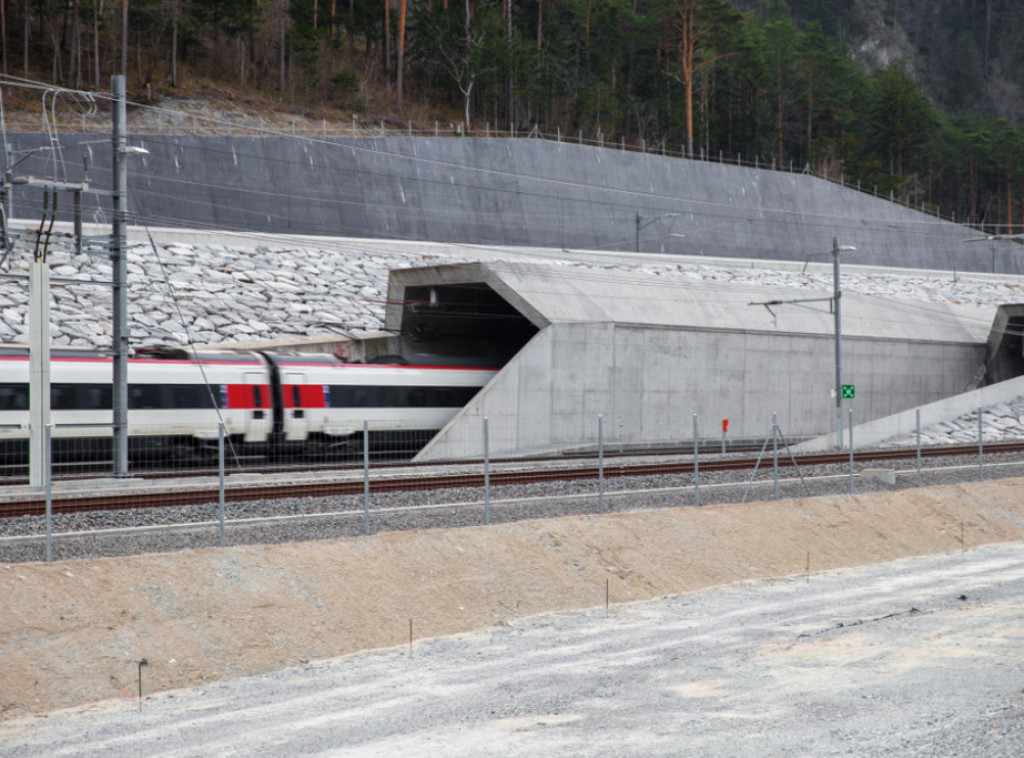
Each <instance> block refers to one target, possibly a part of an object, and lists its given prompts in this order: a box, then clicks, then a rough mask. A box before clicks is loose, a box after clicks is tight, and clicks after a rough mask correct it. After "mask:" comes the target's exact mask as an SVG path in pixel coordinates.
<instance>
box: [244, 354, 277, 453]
mask: <svg viewBox="0 0 1024 758" xmlns="http://www.w3.org/2000/svg"><path fill="white" fill-rule="evenodd" d="M245 385H246V393H247V394H248V395H249V397H248V398H247V399H246V400H247V402H246V403H245V406H246V411H245V441H246V442H265V441H266V440H267V437H268V435H269V434H270V429H271V425H272V423H273V407H272V406H271V402H270V387H269V386H267V375H266V373H264V372H262V371H247V372H246V373H245Z"/></svg>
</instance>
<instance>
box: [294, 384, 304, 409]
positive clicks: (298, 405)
mask: <svg viewBox="0 0 1024 758" xmlns="http://www.w3.org/2000/svg"><path fill="white" fill-rule="evenodd" d="M292 405H293V406H295V407H296V408H301V407H302V397H300V394H299V385H297V384H293V385H292Z"/></svg>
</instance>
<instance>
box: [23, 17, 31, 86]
mask: <svg viewBox="0 0 1024 758" xmlns="http://www.w3.org/2000/svg"><path fill="white" fill-rule="evenodd" d="M23 39H24V42H23V44H24V46H25V48H24V50H22V53H23V57H24V59H25V73H24V76H25V78H26V79H28V47H29V43H30V42H31V41H32V3H31V1H30V0H25V34H24V35H23Z"/></svg>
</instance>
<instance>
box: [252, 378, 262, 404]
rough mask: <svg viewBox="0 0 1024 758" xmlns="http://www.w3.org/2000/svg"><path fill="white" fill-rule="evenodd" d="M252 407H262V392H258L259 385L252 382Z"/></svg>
mask: <svg viewBox="0 0 1024 758" xmlns="http://www.w3.org/2000/svg"><path fill="white" fill-rule="evenodd" d="M252 407H253V408H262V407H263V393H261V392H260V385H258V384H254V385H253V386H252Z"/></svg>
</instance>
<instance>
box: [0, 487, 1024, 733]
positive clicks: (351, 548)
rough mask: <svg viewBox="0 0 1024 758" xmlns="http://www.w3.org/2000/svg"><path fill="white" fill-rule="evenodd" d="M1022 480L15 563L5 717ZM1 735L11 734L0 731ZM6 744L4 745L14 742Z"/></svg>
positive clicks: (863, 522)
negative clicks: (142, 662) (141, 665)
mask: <svg viewBox="0 0 1024 758" xmlns="http://www.w3.org/2000/svg"><path fill="white" fill-rule="evenodd" d="M1022 486H1024V480H1014V479H1007V480H1000V481H994V482H988V483H982V484H974V485H963V486H951V487H934V488H924V489H920V490H908V491H903V492H899V493H892V494H888V495H884V494H883V495H870V496H867V495H865V496H857V497H827V498H813V499H807V500H787V501H779V502H768V503H755V504H747V505H724V506H713V507H706V508H701V509H695V508H678V509H665V510H655V511H639V512H634V513H626V514H613V515H607V516H591V517H572V518H563V519H553V520H538V521H528V522H519V523H514V524H507V525H500V526H491V527H478V528H466V529H455V530H448V531H423V532H403V533H390V534H381V535H376V536H372V537H368V538H360V539H352V540H331V541H323V542H314V543H303V544H289V545H279V546H268V547H238V548H229V549H226V550H216V549H210V550H195V551H185V552H181V553H174V554H160V555H147V556H139V557H130V558H115V559H103V560H92V561H89V560H86V561H68V562H63V563H54V564H41V563H40V564H14V565H3V566H0V699H2V700H0V718H2V719H4V720H12V719H18V717H25V716H30V715H32V714H40V713H44V712H48V711H52V710H54V709H60V708H68V707H73V706H82V705H86V704H89V703H95V702H98V701H104V700H109V699H112V698H113V699H125V700H129V699H131V698H132V697H133V696H134V695H135V694H136V688H137V672H138V668H137V664H138V661H139V659H142V658H146V659H147V660H148V666H147V667H146V669H145V670H144V685H145V689H146V691H147V692H148V693H152V692H156V691H167V690H173V689H177V688H187V687H194V686H197V685H201V684H205V683H210V682H213V681H215V680H220V679H223V678H226V677H238V676H243V675H249V674H256V673H261V672H268V671H273V670H276V669H280V668H283V667H288V666H293V665H297V664H302V663H306V662H308V661H311V660H315V659H326V658H332V657H336V656H339V655H343V654H346V653H350V652H354V651H359V650H366V649H372V648H387V647H397V646H404V647H407V646H408V645H409V634H410V624H411V625H412V630H413V636H414V638H415V640H416V641H417V644H420V642H421V641H422V640H423V639H424V638H429V637H441V636H445V635H451V634H455V633H459V632H467V631H472V630H481V629H486V628H488V627H496V626H498V627H501V626H502V625H504V624H507V623H508V622H509V621H511V620H513V619H518V618H521V617H525V616H531V615H535V614H541V613H548V612H559V611H567V610H572V609H583V608H600V609H603V608H604V604H605V597H606V592H607V593H608V597H609V599H610V602H611V603H612V604H613V605H614V604H620V603H626V602H635V601H640V600H648V599H654V598H659V597H664V596H667V595H676V594H680V593H688V592H693V591H696V590H700V589H703V588H708V587H715V586H719V585H725V584H729V583H733V582H737V581H739V580H744V579H752V578H764V577H781V576H793V575H800V574H803V573H805V572H807V571H808V568H809V570H810V572H811V573H814V572H821V571H827V570H832V569H836V568H840V567H850V566H862V565H867V564H876V563H882V562H886V561H892V560H896V559H900V558H907V557H912V556H921V555H931V554H940V553H950V552H958V551H961V549H962V547H964V545H963V544H962V543H961V538H963V539H964V541H965V542H966V547H968V548H973V547H977V546H980V545H984V544H990V543H997V542H1007V541H1012V540H1018V539H1020V538H1021V537H1022V535H1024V498H1022V497H1021V495H1020V493H1021V491H1022V490H1021V488H1022ZM0 738H2V735H0ZM0 747H2V744H0Z"/></svg>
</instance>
